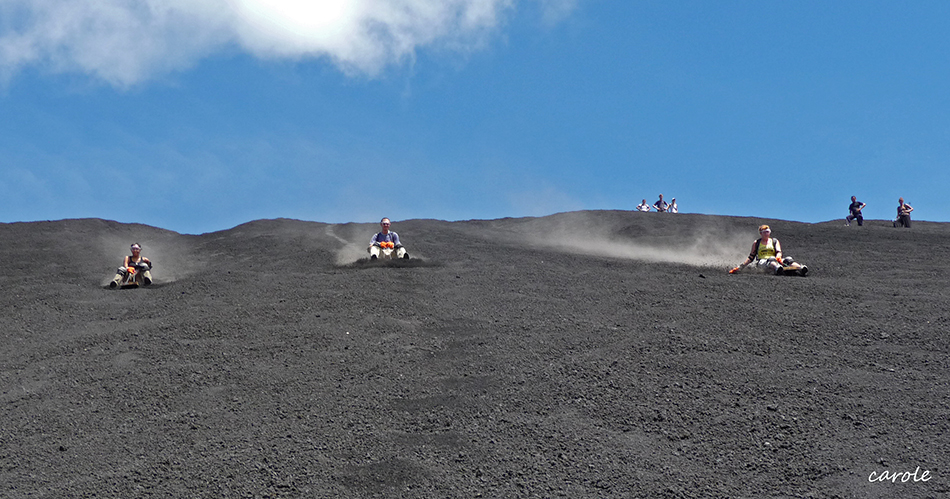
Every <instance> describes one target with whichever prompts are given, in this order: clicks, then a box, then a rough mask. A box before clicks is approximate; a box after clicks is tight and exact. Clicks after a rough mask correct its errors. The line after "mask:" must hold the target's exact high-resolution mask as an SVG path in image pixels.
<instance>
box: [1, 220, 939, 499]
mask: <svg viewBox="0 0 950 499" xmlns="http://www.w3.org/2000/svg"><path fill="white" fill-rule="evenodd" d="M763 222H765V223H770V224H771V225H772V226H773V230H774V234H775V236H776V237H778V238H779V239H780V240H781V241H782V243H783V246H784V247H785V250H786V253H788V254H790V255H792V256H795V257H797V258H798V259H799V260H800V261H802V262H804V263H806V264H808V265H809V268H810V269H811V275H809V276H808V277H807V278H797V277H772V276H761V275H729V274H727V273H726V270H727V269H728V268H729V267H730V266H731V265H734V264H735V263H738V262H739V261H741V260H742V259H743V258H744V257H745V255H746V253H747V252H748V248H749V247H750V246H751V244H752V241H753V240H754V239H755V237H756V226H757V225H758V224H759V223H763ZM375 228H376V227H375V226H374V225H368V224H346V225H327V224H321V223H313V222H302V221H294V220H268V221H256V222H251V223H248V224H245V225H241V226H239V227H235V228H233V229H231V230H227V231H222V232H215V233H209V234H203V235H200V236H186V235H180V234H176V233H173V232H169V231H165V230H161V229H156V228H152V227H147V226H142V225H128V224H119V223H115V222H107V221H102V220H67V221H57V222H35V223H14V224H0V277H2V279H0V287H2V292H0V310H2V318H0V321H2V323H0V324H2V329H0V342H2V345H3V347H2V357H0V388H2V393H0V421H2V433H0V496H2V497H50V498H60V497H110V498H111V497H121V498H129V497H207V498H219V497H333V498H365V497H400V498H402V497H405V498H427V499H428V498H438V497H452V498H471V497H492V498H494V497H571V498H578V497H645V498H646V497H748V498H762V497H815V498H826V497H848V498H850V497H860V498H865V497H882V498H883V497H947V496H948V493H950V492H948V491H950V485H948V484H950V418H948V416H950V384H948V380H950V360H948V359H950V357H948V350H950V346H948V341H947V336H948V332H950V319H948V317H950V312H948V309H950V293H948V292H947V282H948V278H950V275H948V274H950V272H948V269H950V264H948V262H950V249H948V248H950V225H948V224H938V223H927V222H918V221H915V222H914V227H913V228H912V229H894V228H892V227H891V226H890V223H889V222H887V221H880V220H878V221H868V222H867V224H866V226H865V227H843V226H842V222H841V221H835V222H827V223H821V224H802V223H794V222H784V221H775V220H760V219H753V218H730V217H713V216H702V215H688V214H680V215H664V214H640V213H631V212H621V211H601V212H577V213H565V214H559V215H554V216H550V217H544V218H527V219H502V220H489V221H468V222H442V221H435V220H410V221H403V222H398V221H397V222H396V223H395V224H394V228H395V230H397V231H398V232H399V233H400V235H401V237H402V238H403V240H404V242H405V243H406V245H407V247H408V248H409V250H410V252H411V253H412V254H413V256H414V257H418V258H417V259H414V260H410V261H409V262H408V263H406V262H399V263H395V264H389V265H387V264H368V263H367V262H365V261H357V259H358V258H362V257H364V256H365V250H364V246H365V244H366V243H367V242H368V240H369V238H370V237H371V236H372V234H373V232H374V230H375ZM134 241H137V242H140V243H142V244H143V246H144V250H143V254H144V255H145V256H148V257H150V258H152V259H153V260H154V261H155V269H154V270H153V274H154V276H155V279H156V284H155V285H153V286H152V287H150V288H144V289H137V290H111V289H108V287H106V286H105V285H106V284H107V282H108V280H109V278H111V275H112V273H113V272H114V269H115V267H116V266H117V265H118V264H119V263H120V262H121V258H122V256H123V255H124V254H125V251H126V249H127V248H128V246H129V244H131V243H132V242H134ZM918 467H919V470H918V469H917V468H918ZM885 470H888V471H889V472H905V471H909V472H911V473H913V472H914V471H915V470H916V471H918V474H917V475H916V477H910V475H909V474H908V475H902V478H908V480H907V481H902V480H901V479H898V480H896V483H893V481H887V482H884V483H881V482H874V483H871V482H869V480H868V478H869V475H870V474H871V473H881V472H883V471H885ZM925 471H926V472H928V475H927V478H928V479H927V480H923V478H924V475H923V473H924V472H925Z"/></svg>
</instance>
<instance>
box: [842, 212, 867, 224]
mask: <svg viewBox="0 0 950 499" xmlns="http://www.w3.org/2000/svg"><path fill="white" fill-rule="evenodd" d="M845 220H847V221H848V223H851V221H852V220H857V221H858V225H864V215H862V214H860V213H858V214H857V215H855V214H853V213H852V214H851V215H848V217H847V218H846V219H845Z"/></svg>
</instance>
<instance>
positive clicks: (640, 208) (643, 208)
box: [637, 199, 650, 212]
mask: <svg viewBox="0 0 950 499" xmlns="http://www.w3.org/2000/svg"><path fill="white" fill-rule="evenodd" d="M637 211H644V212H646V211H650V205H648V204H647V200H646V199H644V200H643V201H640V204H638V205H637Z"/></svg>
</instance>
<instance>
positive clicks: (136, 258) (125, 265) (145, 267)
mask: <svg viewBox="0 0 950 499" xmlns="http://www.w3.org/2000/svg"><path fill="white" fill-rule="evenodd" d="M129 267H132V268H134V269H135V271H136V272H141V273H142V284H144V285H146V286H148V285H149V284H152V274H151V272H150V270H152V261H151V260H149V259H148V258H145V257H144V256H142V245H141V244H139V243H132V255H130V256H127V257H125V259H123V260H122V266H121V267H119V269H118V270H116V272H115V277H113V278H112V282H110V283H109V287H110V288H114V287H116V286H118V285H119V284H121V283H122V279H124V278H125V277H126V276H127V275H129Z"/></svg>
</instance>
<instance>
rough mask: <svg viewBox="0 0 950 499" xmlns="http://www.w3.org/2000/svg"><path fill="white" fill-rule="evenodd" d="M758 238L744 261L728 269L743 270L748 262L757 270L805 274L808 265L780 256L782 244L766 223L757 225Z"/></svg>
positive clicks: (734, 271)
mask: <svg viewBox="0 0 950 499" xmlns="http://www.w3.org/2000/svg"><path fill="white" fill-rule="evenodd" d="M759 236H760V238H759V239H756V240H755V242H754V243H752V251H751V252H749V256H748V257H746V259H745V261H744V262H742V263H740V264H739V266H738V267H736V268H734V269H732V270H730V271H729V273H730V274H735V273H738V272H741V271H742V270H745V269H746V268H747V267H748V266H749V265H750V264H751V265H752V268H753V269H755V270H758V271H759V272H766V273H772V274H775V275H782V274H784V273H786V272H787V273H789V274H792V273H794V274H798V275H802V276H804V275H806V274H807V273H808V267H806V266H804V265H801V264H799V263H797V262H796V261H795V260H793V259H792V257H790V256H786V257H784V258H783V257H782V244H781V243H779V241H778V239H775V238H773V237H771V236H772V229H771V228H770V227H769V226H768V225H760V226H759Z"/></svg>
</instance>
